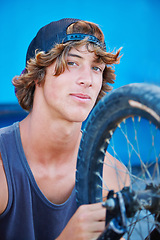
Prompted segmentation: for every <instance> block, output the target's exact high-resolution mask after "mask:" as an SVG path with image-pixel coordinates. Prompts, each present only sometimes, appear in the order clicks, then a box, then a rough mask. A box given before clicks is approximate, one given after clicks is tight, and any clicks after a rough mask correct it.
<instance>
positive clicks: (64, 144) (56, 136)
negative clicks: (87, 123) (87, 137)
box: [20, 114, 81, 163]
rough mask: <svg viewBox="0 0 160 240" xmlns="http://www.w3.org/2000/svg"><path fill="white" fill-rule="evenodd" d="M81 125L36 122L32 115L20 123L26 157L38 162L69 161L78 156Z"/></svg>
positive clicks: (53, 121) (59, 122) (41, 120)
mask: <svg viewBox="0 0 160 240" xmlns="http://www.w3.org/2000/svg"><path fill="white" fill-rule="evenodd" d="M80 130H81V123H69V122H64V121H63V122H62V121H56V120H52V121H48V120H47V122H46V120H45V119H44V120H43V119H39V120H37V121H36V119H34V117H33V116H32V114H29V115H28V116H27V118H26V119H24V120H23V121H22V122H21V123H20V132H21V138H22V144H23V147H24V151H25V154H26V157H28V158H29V159H31V157H32V156H34V158H32V159H35V160H36V161H44V162H49V161H51V162H53V161H55V162H57V163H58V162H59V161H69V159H70V158H72V156H74V158H75V156H76V155H77V153H78V148H79V143H80V139H81V132H80Z"/></svg>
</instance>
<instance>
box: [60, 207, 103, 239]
mask: <svg viewBox="0 0 160 240" xmlns="http://www.w3.org/2000/svg"><path fill="white" fill-rule="evenodd" d="M105 215H106V209H105V208H103V207H102V203H96V204H89V205H82V206H80V207H79V208H78V209H77V211H76V212H75V214H74V215H73V217H72V218H71V219H70V221H69V222H68V224H67V226H66V227H65V229H64V230H63V231H62V233H61V234H60V236H59V237H58V238H57V240H68V239H70V240H94V239H97V238H98V237H99V235H100V234H101V233H102V232H103V231H104V229H105Z"/></svg>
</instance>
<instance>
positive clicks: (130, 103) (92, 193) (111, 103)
mask: <svg viewBox="0 0 160 240" xmlns="http://www.w3.org/2000/svg"><path fill="white" fill-rule="evenodd" d="M134 117H140V118H142V119H145V121H147V123H151V124H152V125H153V126H155V128H156V129H158V130H157V131H159V129H160V87H158V86H157V85H152V84H147V83H133V84H128V85H125V86H123V87H120V88H118V89H116V90H114V91H113V92H111V93H109V94H108V95H106V96H105V97H103V98H102V99H101V100H100V101H99V103H98V104H97V105H96V106H95V108H94V109H93V111H92V113H91V115H90V117H89V119H88V121H87V124H86V126H85V128H84V131H83V135H82V139H81V143H80V147H79V152H78V158H77V171H76V199H77V204H78V206H80V205H82V204H90V203H96V202H100V201H103V199H102V187H103V186H102V185H103V183H102V175H103V161H104V156H105V154H104V151H106V150H108V148H109V145H110V141H111V140H112V138H113V135H114V133H115V131H117V130H116V129H117V128H118V125H119V124H121V123H122V122H123V121H124V119H130V118H134ZM129 131H130V130H129ZM158 134H159V133H158ZM159 137H160V135H158V139H160V138H159ZM106 139H107V141H106ZM158 151H159V152H158V154H160V150H159V149H158ZM159 161H160V160H159V157H158V164H159ZM122 163H124V162H123V160H122ZM147 164H148V163H147ZM125 165H126V166H127V164H125ZM127 167H128V166H127ZM158 177H159V176H158ZM159 179H160V178H159ZM131 184H132V183H131ZM110 190H111V189H110Z"/></svg>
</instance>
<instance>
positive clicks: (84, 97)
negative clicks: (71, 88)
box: [70, 93, 91, 101]
mask: <svg viewBox="0 0 160 240" xmlns="http://www.w3.org/2000/svg"><path fill="white" fill-rule="evenodd" d="M70 95H71V96H72V97H73V98H75V99H77V100H79V101H88V100H90V99H91V97H90V96H89V95H88V94H83V93H72V94H70Z"/></svg>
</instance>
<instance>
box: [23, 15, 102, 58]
mask: <svg viewBox="0 0 160 240" xmlns="http://www.w3.org/2000/svg"><path fill="white" fill-rule="evenodd" d="M77 21H81V20H80V19H75V18H64V19H61V20H59V21H54V22H51V23H49V24H47V25H46V26H44V27H42V28H41V29H40V30H39V31H38V33H37V35H36V36H35V38H34V39H33V40H32V42H31V43H30V45H29V47H28V50H27V55H26V62H27V61H28V60H29V59H30V58H34V57H35V51H36V50H38V51H44V52H48V51H49V50H51V49H52V48H53V47H54V46H55V45H56V44H58V43H66V42H69V41H80V40H83V39H84V38H86V37H87V41H89V42H92V43H95V44H96V45H98V46H100V47H103V48H105V44H104V43H102V42H101V41H100V40H99V39H98V38H96V37H95V36H93V35H89V34H83V33H73V34H67V28H68V26H69V25H71V24H72V23H74V22H77Z"/></svg>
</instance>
